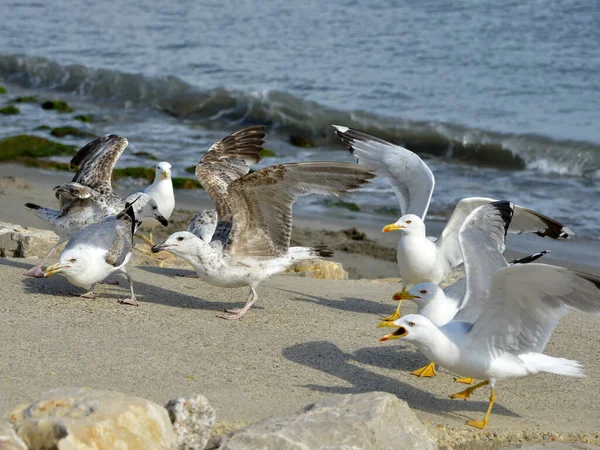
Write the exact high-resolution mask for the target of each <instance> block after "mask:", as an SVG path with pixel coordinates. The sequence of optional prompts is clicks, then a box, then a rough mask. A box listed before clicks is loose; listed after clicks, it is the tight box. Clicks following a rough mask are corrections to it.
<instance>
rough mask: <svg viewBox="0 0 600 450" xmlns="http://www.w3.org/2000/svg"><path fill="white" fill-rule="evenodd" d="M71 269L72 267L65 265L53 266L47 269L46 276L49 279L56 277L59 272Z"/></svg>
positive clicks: (57, 264)
mask: <svg viewBox="0 0 600 450" xmlns="http://www.w3.org/2000/svg"><path fill="white" fill-rule="evenodd" d="M69 267H71V266H68V265H63V264H60V263H56V264H52V265H51V266H48V267H46V271H45V272H44V276H45V277H49V276H50V275H54V274H55V273H58V272H60V271H62V270H63V269H68V268H69Z"/></svg>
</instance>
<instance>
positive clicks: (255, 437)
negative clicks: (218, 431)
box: [216, 392, 437, 450]
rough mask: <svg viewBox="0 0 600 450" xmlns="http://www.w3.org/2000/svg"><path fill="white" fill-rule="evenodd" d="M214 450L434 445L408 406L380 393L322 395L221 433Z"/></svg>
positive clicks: (392, 449)
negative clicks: (290, 412) (289, 412)
mask: <svg viewBox="0 0 600 450" xmlns="http://www.w3.org/2000/svg"><path fill="white" fill-rule="evenodd" d="M216 448H218V450H242V449H244V450H247V449H258V448H260V449H262V450H298V449H313V448H315V449H316V448H327V449H329V450H335V449H339V450H341V449H349V448H360V449H363V450H370V449H372V450H387V449H389V450H397V449H399V448H402V449H403V450H404V449H406V450H408V449H436V448H437V444H436V441H435V439H434V438H433V437H432V436H431V435H430V434H429V432H428V431H427V429H426V428H425V426H424V425H423V424H422V423H421V422H420V421H419V420H418V419H417V417H416V416H415V414H414V413H413V412H412V411H411V409H410V408H409V406H408V404H407V403H406V402H404V401H403V400H400V399H399V398H398V397H396V396H395V395H392V394H389V393H385V392H369V393H365V394H348V395H340V396H335V397H327V398H325V399H323V400H321V401H319V402H317V403H314V404H310V405H307V406H305V407H304V408H303V409H302V410H300V411H298V412H297V413H296V414H293V415H291V416H287V417H279V418H272V419H267V420H265V421H263V422H259V423H257V424H256V425H251V426H249V427H247V428H244V429H243V430H240V431H237V432H234V433H232V434H231V435H229V436H224V437H223V438H222V439H221V440H220V443H219V446H218V447H216Z"/></svg>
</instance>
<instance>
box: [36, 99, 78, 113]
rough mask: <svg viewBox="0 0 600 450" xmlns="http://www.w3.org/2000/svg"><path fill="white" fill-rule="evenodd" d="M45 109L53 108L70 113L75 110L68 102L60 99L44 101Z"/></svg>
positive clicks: (43, 106)
mask: <svg viewBox="0 0 600 450" xmlns="http://www.w3.org/2000/svg"><path fill="white" fill-rule="evenodd" d="M42 108H43V109H53V110H55V111H58V112H59V113H70V112H73V108H71V107H70V106H69V104H68V103H67V102H62V101H60V100H48V101H45V102H44V103H42Z"/></svg>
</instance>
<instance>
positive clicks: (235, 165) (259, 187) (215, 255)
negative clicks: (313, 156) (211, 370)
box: [153, 126, 374, 320]
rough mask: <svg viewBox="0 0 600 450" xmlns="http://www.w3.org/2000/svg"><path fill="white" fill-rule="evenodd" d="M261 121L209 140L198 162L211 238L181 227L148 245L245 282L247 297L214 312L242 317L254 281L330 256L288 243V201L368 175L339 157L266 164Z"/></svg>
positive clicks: (253, 296) (336, 190) (227, 279)
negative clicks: (210, 214)
mask: <svg viewBox="0 0 600 450" xmlns="http://www.w3.org/2000/svg"><path fill="white" fill-rule="evenodd" d="M264 136H265V133H264V127H258V126H254V127H249V128H246V129H243V130H240V131H238V132H236V133H233V134H232V135H230V136H227V137H226V138H224V139H222V140H221V141H219V142H217V143H216V144H214V145H213V146H212V147H211V148H210V149H209V151H208V152H207V153H206V154H205V155H204V157H203V158H202V160H201V161H200V163H199V164H198V166H197V167H196V176H197V177H198V180H199V181H200V183H201V184H202V186H203V187H204V188H205V189H206V190H207V191H208V193H209V195H210V196H211V198H212V200H213V202H214V204H215V207H216V210H217V215H218V219H219V221H218V224H217V227H216V229H215V231H214V235H213V237H212V240H211V242H210V243H207V242H206V241H205V240H203V239H201V238H199V237H197V236H196V235H194V234H192V233H190V232H187V231H183V232H179V233H174V234H172V235H171V236H170V237H169V238H168V239H167V240H166V241H165V242H164V243H163V244H160V245H157V246H155V247H154V248H153V251H161V250H168V251H170V252H172V253H174V254H175V255H177V256H179V257H181V258H183V259H185V260H187V261H188V262H189V263H191V264H192V266H194V269H195V270H196V273H197V274H198V277H199V278H201V279H202V280H205V281H207V282H209V283H211V284H213V285H216V286H221V287H241V286H249V287H250V292H249V295H248V299H247V301H246V304H245V305H244V307H243V308H241V309H234V310H227V311H225V313H224V314H220V315H219V316H218V317H221V318H224V319H229V320H235V319H239V318H240V317H242V316H243V315H244V314H246V312H247V311H248V310H249V309H250V307H251V306H252V305H253V304H254V303H255V302H256V300H257V299H258V295H257V293H256V287H257V286H258V285H259V284H260V283H262V282H263V281H264V280H266V279H267V278H269V277H271V276H273V275H276V274H278V273H281V272H282V271H283V270H285V269H286V268H287V267H289V266H290V265H291V264H293V263H295V262H297V261H301V260H304V259H312V258H318V257H326V256H331V254H332V253H331V252H328V251H327V250H325V249H324V248H323V247H312V248H311V247H291V248H290V236H291V231H292V206H293V205H294V203H295V201H296V199H297V198H298V197H299V196H304V195H309V194H322V195H344V194H346V193H347V192H348V191H350V190H353V189H356V188H359V187H360V186H361V185H363V184H365V183H367V182H368V180H369V179H371V178H373V177H374V175H373V174H372V173H371V172H369V170H368V169H367V168H364V167H361V166H358V165H356V164H350V163H340V162H301V163H288V164H278V165H274V166H269V167H265V168H262V169H259V170H257V171H255V172H253V173H251V174H249V173H248V172H249V169H250V165H252V164H255V163H257V162H258V161H259V160H260V156H259V152H260V150H261V149H262V144H263V138H264Z"/></svg>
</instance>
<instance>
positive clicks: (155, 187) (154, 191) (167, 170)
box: [125, 161, 175, 246]
mask: <svg viewBox="0 0 600 450" xmlns="http://www.w3.org/2000/svg"><path fill="white" fill-rule="evenodd" d="M140 193H144V194H148V195H149V196H150V197H152V198H153V199H154V201H155V202H156V204H157V205H158V211H159V212H160V213H161V214H162V216H163V217H164V218H166V219H167V220H168V219H170V218H171V214H172V213H173V208H175V195H174V193H173V181H172V180H171V164H169V163H168V162H166V161H162V162H159V163H158V164H157V165H156V173H155V174H154V181H153V183H152V184H151V185H150V186H148V187H146V188H145V189H144V190H142V191H141V192H134V193H133V194H130V195H129V196H127V198H126V199H125V201H126V202H132V201H133V200H134V199H135V198H137V196H138V195H139V194H140ZM158 225H159V221H158V220H156V219H154V218H153V217H145V218H143V219H142V225H141V227H140V228H142V229H146V228H149V229H150V231H149V232H148V236H140V237H141V238H142V239H144V241H146V242H147V243H148V244H149V245H150V246H153V245H154V242H152V230H153V229H154V227H156V226H158Z"/></svg>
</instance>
